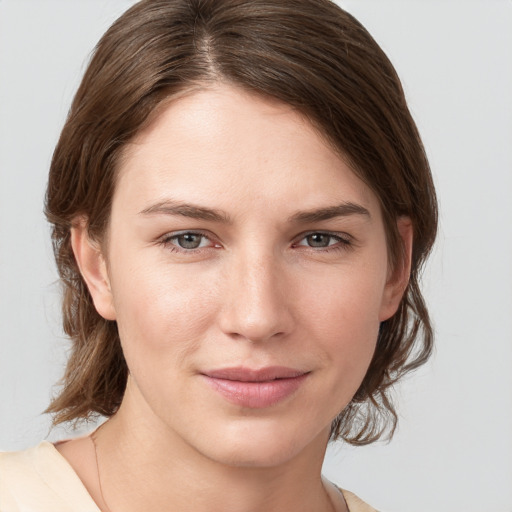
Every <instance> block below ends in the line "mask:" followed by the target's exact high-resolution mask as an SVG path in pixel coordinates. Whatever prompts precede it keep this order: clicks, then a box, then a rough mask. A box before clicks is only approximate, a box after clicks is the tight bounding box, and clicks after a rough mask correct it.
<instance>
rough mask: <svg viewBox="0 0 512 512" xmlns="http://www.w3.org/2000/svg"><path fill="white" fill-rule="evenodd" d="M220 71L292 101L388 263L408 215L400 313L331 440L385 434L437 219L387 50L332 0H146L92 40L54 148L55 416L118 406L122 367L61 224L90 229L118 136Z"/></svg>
mask: <svg viewBox="0 0 512 512" xmlns="http://www.w3.org/2000/svg"><path fill="white" fill-rule="evenodd" d="M219 81H221V82H226V83H230V84H233V85H236V86H238V87H241V88H243V89H245V90H248V91H251V92H253V93H256V94H260V95H263V96H265V97H271V98H275V99H277V100H279V101H281V102H284V103H286V104H289V105H291V106H292V107H294V108H295V109H296V110H297V111H299V112H301V113H302V114H303V115H304V116H306V117H307V119H308V120H309V121H310V122H311V123H312V124H313V125H314V126H315V127H316V128H317V129H318V130H319V132H320V133H321V134H322V135H323V136H324V137H325V138H326V140H328V141H329V143H330V144H331V145H332V147H333V148H335V149H336V150H338V151H339V152H340V154H342V155H343V157H344V158H345V159H347V161H348V162H349V163H350V165H351V167H352V169H353V170H354V172H355V173H356V174H357V175H358V176H359V177H360V178H361V179H362V180H363V181H364V182H365V183H366V184H367V185H368V186H369V187H370V188H371V189H372V190H373V192H374V193H375V194H376V196H377V197H378V199H379V201H380V205H381V208H382V213H383V219H384V225H385V229H386V236H387V242H388V248H389V249H388V250H389V254H390V261H391V262H392V264H394V265H399V264H401V261H402V245H401V238H400V236H399V234H398V232H397V224H396V220H397V218H398V217H400V216H403V215H406V216H408V217H410V219H411V221H412V224H413V230H414V240H413V252H412V267H411V272H410V279H409V284H408V287H407V289H406V291H405V293H404V296H403V299H402V302H401V304H400V306H399V309H398V311H397V313H396V314H395V315H394V316H393V317H392V318H390V319H389V320H387V321H385V322H383V323H382V324H381V327H380V332H379V336H378V341H377V345H376V350H375V354H374V357H373V360H372V361H371V364H370V366H369V369H368V371H367V374H366V376H365V378H364V380H363V382H362V384H361V386H360V388H359V389H358V391H357V393H356V394H355V396H354V397H353V399H352V401H351V402H350V403H349V405H348V406H347V407H346V408H345V409H344V410H343V411H342V412H341V413H340V415H339V416H338V417H337V418H336V419H335V421H334V422H333V424H332V429H331V438H332V439H337V438H342V439H344V440H345V441H347V442H349V443H352V444H367V443H371V442H373V441H375V440H377V439H379V438H383V437H386V436H387V437H390V436H391V435H392V433H393V431H394V429H395V426H396V422H397V415H396V412H395V409H394V406H393V404H392V402H391V400H390V397H389V392H390V389H391V388H392V386H393V385H394V384H395V383H396V382H397V381H398V380H399V379H400V378H401V377H402V376H404V375H405V374H406V373H408V372H410V371H411V370H413V369H415V368H417V367H418V366H420V365H421V364H423V363H424V362H425V361H426V360H427V359H428V357H429V355H430V353H431V351H432V343H433V333H432V327H431V323H430V320H429V315H428V311H427V309H426V306H425V303H424V300H423V297H422V294H421V291H420V287H419V276H420V271H421V267H422V265H423V263H424V261H425V259H426V257H427V255H428V253H429V251H430V249H431V247H432V244H433V242H434V239H435V235H436V229H437V203H436V195H435V190H434V186H433V182H432V177H431V173H430V169H429V164H428V161H427V158H426V155H425V151H424V148H423V145H422V142H421V139H420V136H419V134H418V131H417V128H416V125H415V123H414V121H413V119H412V117H411V114H410V112H409V110H408V107H407V104H406V100H405V97H404V92H403V90H402V87H401V84H400V80H399V78H398V76H397V74H396V72H395V70H394V68H393V66H392V65H391V63H390V62H389V60H388V58H387V57H386V55H385V54H384V52H383V51H382V50H381V48H380V47H379V46H378V44H377V43H376V42H375V41H374V39H373V38H372V37H371V36H370V34H369V33H368V32H367V31H366V29H365V28H364V27H363V26H362V25H361V24H360V23H359V22H358V21H357V20H356V19H354V18H353V17H352V16H351V15H350V14H348V13H347V12H345V11H343V10H342V9H341V8H339V7H338V6H337V5H336V4H335V3H333V2H331V1H329V0H286V1H282V0H143V1H141V2H139V3H137V4H136V5H134V6H133V7H132V8H130V9H129V10H128V11H127V12H126V13H125V14H124V15H122V16H121V17H120V18H119V19H118V20H117V21H116V22H115V23H114V24H113V25H112V26H111V27H110V29H109V30H108V31H107V32H106V33H105V35H104V36H103V37H102V39H101V40H100V41H99V43H98V45H97V46H96V48H95V51H94V53H93V56H92V58H91V61H90V63H89V66H88V68H87V70H86V72H85V75H84V77H83V80H82V82H81V85H80V87H79V89H78V91H77V93H76V96H75V98H74V100H73V103H72V106H71V110H70V112H69V115H68V118H67V121H66V123H65V125H64V128H63V130H62V133H61V136H60V139H59V141H58V144H57V146H56V149H55V152H54V155H53V159H52V163H51V168H50V174H49V182H48V189H47V195H46V215H47V218H48V220H49V222H50V223H51V224H52V240H53V246H54V252H55V258H56V262H57V267H58V270H59V273H60V277H61V281H62V285H63V326H64V331H65V332H66V333H67V335H68V336H69V337H70V338H71V340H72V349H71V353H70V357H69V360H68V363H67V367H66V371H65V375H64V377H63V380H62V387H61V389H60V391H59V394H58V395H57V396H56V397H55V398H54V399H53V401H52V403H51V404H50V406H49V408H48V409H47V411H48V412H51V413H54V424H58V423H61V422H64V421H69V420H75V421H76V420H80V419H86V418H88V417H90V416H91V415H93V414H100V415H105V416H111V415H113V414H114V413H115V412H116V411H117V409H118V407H119V405H120V403H121V400H122V397H123V393H124V390H125V385H126V380H127V375H128V368H127V365H126V362H125V359H124V357H123V353H122V350H121V345H120V341H119V335H118V331H117V326H116V323H115V322H113V321H108V320H105V319H104V318H102V317H101V316H100V315H99V314H98V313H97V311H96V309H95V308H94V305H93V302H92V299H91V296H90V295H89V292H88V290H87V286H86V284H85V282H84V281H83V279H82V277H81V275H80V272H79V269H78V267H77V263H76V261H75V258H74V255H73V251H72V248H71V242H70V230H71V227H72V225H73V223H74V222H76V220H77V218H80V217H85V218H86V219H87V222H88V230H89V234H90V236H91V237H93V238H96V239H98V240H101V239H102V235H103V234H104V231H105V228H106V226H107V224H108V220H109V215H110V209H111V203H112V196H113V191H114V187H115V180H116V171H117V169H118V167H119V162H120V158H121V156H122V151H123V148H124V146H125V144H126V143H127V142H128V141H130V140H131V139H132V138H133V137H134V135H135V134H137V133H138V132H139V131H140V130H141V129H142V128H143V127H144V126H146V125H147V124H148V123H149V121H150V119H152V117H153V116H154V113H155V112H157V111H158V107H159V105H161V104H162V103H163V102H165V100H166V99H167V98H169V97H172V96H173V95H175V94H177V93H179V92H181V91H185V90H187V89H188V88H191V87H193V86H195V85H197V84H208V83H209V82H219Z"/></svg>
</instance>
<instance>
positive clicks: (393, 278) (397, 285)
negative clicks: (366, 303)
mask: <svg viewBox="0 0 512 512" xmlns="http://www.w3.org/2000/svg"><path fill="white" fill-rule="evenodd" d="M396 223H397V228H398V233H399V235H400V239H401V250H402V254H401V258H400V260H399V261H398V262H397V264H396V265H395V268H392V269H390V272H389V275H388V280H387V282H386V287H385V289H384V294H383V297H382V304H381V311H380V318H379V320H380V321H381V322H383V321H384V320H388V319H389V318H391V317H392V316H393V315H394V314H395V313H396V311H397V309H398V306H399V305H400V301H401V300H402V297H403V295H404V292H405V289H406V288H407V285H408V284H409V276H410V273H411V259H412V242H413V236H414V233H413V226H412V221H411V219H410V218H409V217H405V216H403V217H399V218H398V219H397V221H396Z"/></svg>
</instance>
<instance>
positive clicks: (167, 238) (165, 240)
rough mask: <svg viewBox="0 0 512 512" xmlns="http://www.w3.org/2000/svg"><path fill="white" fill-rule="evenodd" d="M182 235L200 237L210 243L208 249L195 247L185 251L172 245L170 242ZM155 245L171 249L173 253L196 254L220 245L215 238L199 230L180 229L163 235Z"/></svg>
mask: <svg viewBox="0 0 512 512" xmlns="http://www.w3.org/2000/svg"><path fill="white" fill-rule="evenodd" d="M182 235H197V236H201V237H203V238H205V239H207V240H209V241H210V243H211V245H209V246H208V247H196V248H193V249H185V248H184V247H180V246H179V245H176V244H173V243H172V241H173V240H175V239H177V238H178V237H180V236H182ZM157 243H159V244H161V245H163V246H166V247H169V248H171V249H172V250H173V251H176V252H182V253H197V252H199V251H202V250H206V249H212V248H218V247H220V246H221V245H220V243H219V242H217V241H216V239H215V237H213V236H212V235H211V234H209V233H207V232H205V231H202V230H201V229H180V230H179V231H170V232H168V233H166V234H165V235H163V236H161V237H159V238H158V240H157Z"/></svg>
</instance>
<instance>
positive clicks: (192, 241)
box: [175, 233, 204, 249]
mask: <svg viewBox="0 0 512 512" xmlns="http://www.w3.org/2000/svg"><path fill="white" fill-rule="evenodd" d="M203 238H204V236H203V235H198V234H196V233H183V234H182V235H178V236H176V237H175V240H176V243H177V245H179V246H180V247H181V248H182V249H197V248H198V247H199V246H200V245H201V242H202V240H203Z"/></svg>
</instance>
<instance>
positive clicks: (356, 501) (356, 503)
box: [340, 489, 377, 512]
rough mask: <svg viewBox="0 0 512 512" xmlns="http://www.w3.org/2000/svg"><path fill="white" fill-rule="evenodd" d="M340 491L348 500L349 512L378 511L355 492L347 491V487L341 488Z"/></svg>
mask: <svg viewBox="0 0 512 512" xmlns="http://www.w3.org/2000/svg"><path fill="white" fill-rule="evenodd" d="M340 491H341V493H342V494H343V497H344V498H345V501H346V502H347V507H348V510H349V512H377V510H375V509H374V508H373V507H371V506H370V505H368V503H365V502H364V501H363V500H362V499H361V498H359V497H358V496H356V495H355V494H354V493H352V492H350V491H346V490H345V489H340Z"/></svg>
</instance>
